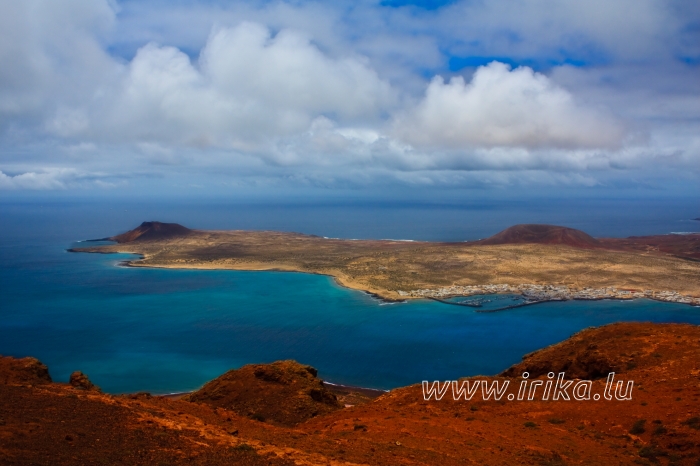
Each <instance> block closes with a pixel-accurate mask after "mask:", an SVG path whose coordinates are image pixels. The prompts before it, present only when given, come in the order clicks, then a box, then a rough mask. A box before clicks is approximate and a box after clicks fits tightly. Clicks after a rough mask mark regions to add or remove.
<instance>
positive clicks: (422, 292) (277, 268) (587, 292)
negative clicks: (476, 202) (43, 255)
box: [67, 248, 700, 313]
mask: <svg viewBox="0 0 700 466" xmlns="http://www.w3.org/2000/svg"><path fill="white" fill-rule="evenodd" d="M67 251H68V252H89V253H97V254H133V255H136V256H138V258H136V259H132V260H124V261H121V262H119V263H118V264H117V265H118V266H120V267H132V268H152V269H175V270H178V269H179V270H237V271H247V272H293V273H306V274H311V275H323V276H326V277H331V278H332V279H333V281H334V282H335V283H336V284H337V285H338V286H341V287H343V288H347V289H351V290H355V291H361V292H363V293H366V294H367V295H369V296H371V297H372V298H374V299H377V300H379V301H381V302H384V303H391V304H395V303H404V302H407V301H409V300H412V299H431V300H434V301H438V302H441V303H443V304H448V305H457V306H465V307H473V306H466V305H462V304H458V303H452V302H448V301H445V300H444V299H442V298H454V297H469V296H474V295H496V294H509V293H512V294H519V295H521V296H523V297H525V298H526V299H532V300H534V301H528V302H525V303H520V304H515V305H511V306H506V307H504V308H499V309H495V310H478V309H475V312H479V313H491V312H499V311H505V310H508V309H514V308H518V307H523V306H530V305H534V304H542V303H546V302H554V301H602V300H625V301H631V300H634V299H640V298H645V299H650V300H653V301H659V302H671V303H679V304H687V305H690V306H694V307H698V306H700V297H695V296H691V295H683V294H681V293H679V292H677V291H673V290H665V291H655V290H636V289H629V288H622V287H615V286H611V287H605V288H597V289H595V288H584V289H582V290H576V289H571V288H569V287H567V286H562V285H556V284H547V285H535V284H520V285H509V284H484V285H466V286H457V285H455V286H451V287H441V288H427V289H419V290H412V291H408V292H406V291H403V290H396V291H393V290H377V289H375V290H372V289H367V287H366V286H364V285H362V284H360V283H359V282H357V281H354V280H351V279H349V278H348V277H347V276H345V275H344V274H342V273H340V272H338V271H328V272H327V273H323V272H317V271H310V270H302V269H301V268H299V267H294V266H292V265H286V264H275V265H269V264H262V263H256V262H249V263H248V266H245V265H243V264H237V265H238V266H232V265H230V264H226V266H225V267H222V266H220V264H217V265H213V266H206V265H204V264H178V265H169V264H143V263H140V262H141V261H143V260H145V259H146V255H145V254H141V253H136V252H126V251H125V252H115V251H93V250H90V251H83V250H79V249H77V250H74V249H73V248H71V249H68V250H67ZM333 272H336V273H333Z"/></svg>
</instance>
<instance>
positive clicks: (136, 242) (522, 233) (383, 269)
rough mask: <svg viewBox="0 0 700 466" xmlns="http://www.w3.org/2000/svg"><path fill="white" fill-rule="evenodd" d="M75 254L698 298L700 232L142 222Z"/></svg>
mask: <svg viewBox="0 0 700 466" xmlns="http://www.w3.org/2000/svg"><path fill="white" fill-rule="evenodd" d="M109 239H112V240H114V241H117V244H113V245H101V246H89V247H82V248H75V249H72V251H76V252H95V253H116V252H122V253H134V254H139V255H141V256H142V258H141V259H138V260H131V261H128V262H127V264H128V265H130V266H134V267H163V268H187V269H231V270H286V271H298V272H306V273H315V274H325V275H330V276H332V277H334V278H335V279H336V280H337V281H338V283H340V284H341V285H343V286H346V287H348V288H353V289H358V290H365V291H368V292H371V293H375V294H376V295H378V296H381V297H383V298H386V299H399V298H404V297H405V295H403V294H399V291H403V292H404V293H405V292H410V291H413V290H420V289H438V288H441V287H449V286H453V285H458V286H465V285H485V284H509V285H519V284H538V285H561V286H567V287H569V288H570V289H572V290H581V289H584V288H596V289H600V288H606V287H617V288H621V289H632V290H652V291H654V292H664V291H675V292H678V293H680V294H683V295H688V296H694V297H696V298H697V297H700V234H692V235H660V236H647V237H631V238H625V239H617V238H604V239H596V238H592V237H591V236H589V235H587V234H586V233H584V232H581V231H579V230H574V229H570V228H565V227H557V226H550V225H516V226H514V227H511V228H509V229H507V230H504V231H503V232H501V233H498V234H496V235H494V236H492V237H490V238H487V239H485V240H481V241H473V242H455V243H434V242H414V241H394V240H381V241H380V240H345V239H328V238H322V237H318V236H313V235H303V234H298V233H283V232H273V231H243V230H234V231H205V230H190V229H188V228H185V227H183V226H180V225H177V224H166V223H159V222H144V223H143V224H142V225H141V226H139V227H138V228H136V229H134V230H131V231H129V232H127V233H123V234H121V235H116V236H113V237H110V238H109Z"/></svg>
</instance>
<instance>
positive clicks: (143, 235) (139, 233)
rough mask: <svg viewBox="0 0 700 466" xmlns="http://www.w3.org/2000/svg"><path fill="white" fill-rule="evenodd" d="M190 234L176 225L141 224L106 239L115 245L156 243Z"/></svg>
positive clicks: (186, 229)
mask: <svg viewBox="0 0 700 466" xmlns="http://www.w3.org/2000/svg"><path fill="white" fill-rule="evenodd" d="M191 232H192V230H190V229H189V228H186V227H183V226H182V225H180V224H177V223H161V222H143V223H142V224H141V225H139V226H138V227H136V228H134V229H133V230H129V231H127V232H126V233H122V234H120V235H116V236H112V237H110V238H108V239H110V240H112V241H116V242H117V243H131V242H132V241H157V240H163V239H170V238H176V237H179V236H187V235H189V234H190V233H191Z"/></svg>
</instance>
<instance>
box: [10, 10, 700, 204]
mask: <svg viewBox="0 0 700 466" xmlns="http://www.w3.org/2000/svg"><path fill="white" fill-rule="evenodd" d="M129 193H131V194H133V193H136V194H138V195H162V196H232V197H237V196H238V197H245V196H256V195H260V196H263V195H265V196H272V197H274V196H278V197H286V196H310V197H323V198H327V197H333V196H336V197H343V196H362V195H366V196H369V197H377V198H402V197H411V196H414V197H416V196H417V197H421V196H425V197H431V196H432V197H445V198H449V197H450V196H486V197H488V196H504V195H516V196H528V195H551V196H566V195H572V196H641V197H645V196H646V197H658V196H671V197H672V196H684V197H697V196H698V194H700V3H698V2H697V1H695V0H685V1H683V0H617V1H615V2H610V1H607V0H590V1H587V2H581V1H578V0H529V1H524V0H490V1H488V2H487V1H483V0H463V1H460V0H454V1H439V0H424V1H414V2H411V1H399V0H388V1H370V0H355V1H344V0H337V1H333V2H330V1H329V2H314V1H303V0H294V1H286V2H285V1H268V0H262V1H252V0H251V1H245V0H242V1H235V2H233V1H226V2H224V1H216V0H203V1H187V0H168V1H166V0H139V1H135V0H123V1H119V0H23V1H22V2H11V1H6V2H2V3H0V197H5V198H11V197H13V196H22V195H41V196H49V197H50V196H65V195H67V194H68V195H76V196H98V197H99V196H119V195H126V194H129Z"/></svg>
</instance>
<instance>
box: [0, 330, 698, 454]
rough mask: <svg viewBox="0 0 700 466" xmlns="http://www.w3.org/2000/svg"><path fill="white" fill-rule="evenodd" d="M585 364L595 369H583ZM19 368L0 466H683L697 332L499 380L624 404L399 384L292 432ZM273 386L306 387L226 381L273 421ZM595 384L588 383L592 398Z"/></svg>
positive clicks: (614, 346) (14, 367)
mask: <svg viewBox="0 0 700 466" xmlns="http://www.w3.org/2000/svg"><path fill="white" fill-rule="evenodd" d="M23 361H24V362H23ZM572 361H573V362H572ZM596 361H597V362H604V363H605V364H607V366H606V367H601V368H599V369H595V368H594V369H593V370H591V368H593V367H594V366H595V365H596V364H597V362H596ZM26 362H27V361H26V360H16V359H13V358H0V463H2V464H3V465H4V464H8V465H25V464H32V465H56V464H61V465H85V464H110V465H158V464H171V465H176V464H177V465H179V464H183V465H184V464H187V465H192V464H193V465H227V464H236V465H289V466H291V465H292V464H296V465H307V466H309V465H334V466H340V465H348V466H350V465H358V464H361V465H372V466H396V465H425V466H434V465H438V464H439V465H444V466H453V465H454V466H456V465H464V464H474V465H477V464H478V465H504V464H508V465H521V464H528V465H559V466H561V465H590V466H593V465H596V466H597V465H608V464H615V465H645V464H646V465H656V464H662V465H692V466H696V465H697V464H698V460H699V459H700V413H699V412H698V406H700V400H699V398H700V327H698V326H693V325H676V324H649V323H621V324H613V325H608V326H604V327H600V328H592V329H587V330H584V331H582V332H579V333H578V334H576V335H574V336H573V337H572V338H571V339H569V340H567V341H565V342H562V343H559V344H557V345H553V346H551V347H548V348H545V349H543V350H541V351H538V352H535V353H533V354H531V355H529V356H528V357H526V358H525V359H524V361H523V362H522V363H520V364H518V365H516V366H514V367H512V368H511V369H509V370H507V371H506V372H505V373H504V374H503V376H502V377H501V378H500V379H499V380H500V381H505V380H509V381H510V387H511V388H509V390H508V393H514V392H516V391H517V387H518V385H519V380H520V378H519V376H520V375H521V371H523V370H528V371H530V372H531V377H530V379H531V380H532V379H533V378H535V376H536V375H537V374H540V373H544V372H545V371H548V370H551V371H560V370H566V371H567V375H569V376H590V377H592V378H594V377H597V376H598V372H599V371H600V370H608V368H614V369H616V373H617V378H618V379H622V380H633V381H634V391H633V397H632V400H627V401H616V400H612V401H607V400H600V401H593V400H591V401H573V400H572V401H563V400H560V401H552V400H550V401H542V400H541V399H540V400H534V401H494V400H490V401H483V400H482V399H481V398H480V397H479V398H478V399H476V398H475V399H473V400H471V401H465V400H460V401H454V400H452V397H451V396H445V397H444V398H443V399H442V400H440V401H435V400H430V401H425V400H423V396H422V392H421V386H420V385H413V386H410V387H405V388H399V389H396V390H392V391H391V392H389V393H387V394H386V395H383V396H381V397H379V398H377V399H376V400H374V401H372V402H369V403H366V404H363V405H361V406H355V407H351V408H344V409H331V410H330V412H328V413H326V414H319V415H317V416H314V417H312V418H310V419H309V420H307V421H306V422H302V423H299V424H296V425H295V426H294V427H286V426H281V425H275V424H274V423H270V422H259V421H258V420H255V419H251V418H250V417H248V416H247V415H244V416H242V415H240V414H239V413H238V412H237V411H236V410H234V409H228V408H222V407H219V406H213V405H212V404H210V403H209V402H196V403H194V402H191V401H187V400H184V399H180V400H173V399H168V398H163V397H151V396H148V395H144V394H141V395H126V396H111V395H105V394H101V393H99V392H96V391H88V390H83V389H80V388H76V387H72V386H70V385H68V384H58V383H32V382H30V380H36V367H37V366H36V364H34V363H31V364H26ZM22 368H25V369H24V371H25V373H24V376H18V372H23V369H22ZM256 368H257V369H262V372H261V374H265V375H264V376H263V377H262V378H261V377H258V376H256V375H255V371H256V370H257V369H256ZM302 371H306V373H307V374H308V376H307V375H305V374H303V372H302ZM8 374H12V376H11V377H9V376H8ZM229 374H231V373H229ZM510 374H512V375H513V377H512V378H510V377H507V376H508V375H510ZM278 376H279V378H280V379H281V380H287V381H289V380H292V381H297V382H296V383H298V384H300V386H301V385H303V384H304V383H306V382H308V383H309V384H310V386H313V384H314V383H316V382H314V381H317V380H318V379H317V378H316V376H315V374H314V373H313V371H309V368H308V366H302V365H299V364H296V363H292V362H289V361H285V362H280V363H276V364H272V365H267V366H266V365H257V366H247V369H246V370H245V371H240V372H238V371H234V373H233V375H232V376H231V377H232V378H233V379H235V380H238V381H241V382H243V381H245V382H246V383H252V384H254V387H255V388H256V389H257V390H259V393H258V394H253V393H252V391H249V392H248V393H247V395H246V397H252V396H253V395H255V397H256V400H257V401H256V403H259V404H257V405H256V406H258V407H260V408H263V407H264V404H265V403H267V404H269V405H270V407H267V408H264V409H270V410H271V411H272V412H274V411H275V410H279V409H280V408H279V407H277V406H275V405H277V404H278V403H280V402H281V403H288V400H285V399H284V398H283V397H281V396H280V394H281V389H280V386H278V385H282V384H280V383H279V381H275V379H277V377H278ZM542 377H546V376H540V378H542ZM266 378H271V379H272V381H267V380H265V379H266ZM39 379H40V380H45V379H44V378H43V376H42V377H40V378H39ZM222 379H223V377H222ZM474 379H476V378H473V379H472V380H474ZM478 379H480V380H487V381H493V380H495V378H494V377H478ZM260 380H263V382H260ZM604 382H605V381H604V379H599V380H595V381H594V382H593V390H594V393H599V392H600V390H601V389H602V387H603V384H604ZM235 383H236V382H235V381H232V382H231V383H226V384H220V386H221V387H225V389H226V390H224V391H223V395H224V397H223V398H220V399H219V400H224V399H225V397H228V396H232V397H236V396H238V397H240V396H241V395H236V394H233V393H231V392H230V390H232V389H233V388H234V387H235V386H236V385H235ZM293 384H294V382H292V385H293ZM242 390H246V388H245V387H243V388H242ZM208 396H209V397H211V396H212V395H211V394H210V395H208ZM290 396H291V397H292V399H294V397H295V396H296V393H294V392H290ZM506 398H507V396H506V397H504V399H506ZM311 409H316V406H313V405H312V407H311ZM282 411H284V408H283V409H282Z"/></svg>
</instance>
